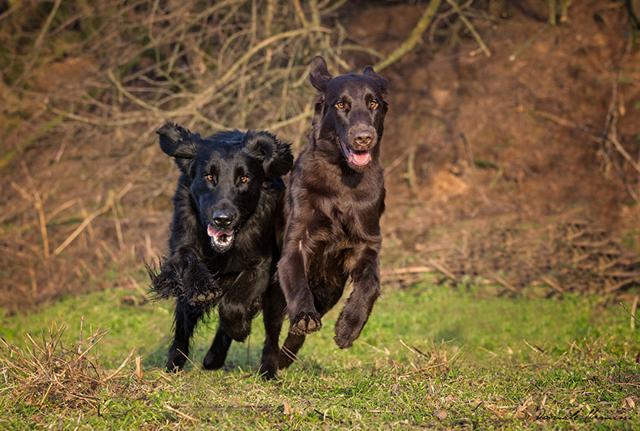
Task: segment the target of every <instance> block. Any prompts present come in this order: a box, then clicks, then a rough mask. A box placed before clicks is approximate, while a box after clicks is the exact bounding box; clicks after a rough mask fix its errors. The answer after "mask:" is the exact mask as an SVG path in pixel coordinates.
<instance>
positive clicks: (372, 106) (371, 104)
mask: <svg viewBox="0 0 640 431" xmlns="http://www.w3.org/2000/svg"><path fill="white" fill-rule="evenodd" d="M378 106H380V104H379V103H378V102H376V101H375V100H372V101H371V102H369V109H371V110H372V111H374V110H376V109H378Z"/></svg>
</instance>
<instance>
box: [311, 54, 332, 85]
mask: <svg viewBox="0 0 640 431" xmlns="http://www.w3.org/2000/svg"><path fill="white" fill-rule="evenodd" d="M309 80H310V81H311V85H313V86H314V87H315V88H316V90H318V91H321V92H324V91H325V90H326V89H327V83H328V82H329V81H331V74H330V73H329V70H328V69H327V62H326V61H324V58H322V57H321V56H319V55H318V56H316V57H314V58H313V60H311V66H310V70H309Z"/></svg>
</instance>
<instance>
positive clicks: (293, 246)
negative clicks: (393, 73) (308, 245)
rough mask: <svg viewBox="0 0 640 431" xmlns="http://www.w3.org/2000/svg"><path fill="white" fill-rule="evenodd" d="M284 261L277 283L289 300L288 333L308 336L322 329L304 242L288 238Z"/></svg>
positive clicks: (284, 250)
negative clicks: (306, 260)
mask: <svg viewBox="0 0 640 431" xmlns="http://www.w3.org/2000/svg"><path fill="white" fill-rule="evenodd" d="M285 238H286V240H285V244H284V247H283V250H282V257H281V258H280V262H279V263H278V279H279V281H280V286H281V287H282V292H283V293H284V296H285V298H286V300H287V311H288V314H289V321H290V322H291V326H290V328H289V332H291V333H292V334H296V335H303V334H309V333H311V332H314V331H317V330H319V329H320V327H321V326H322V324H321V323H320V314H319V313H318V311H317V310H316V307H315V305H314V300H313V294H312V293H311V290H310V289H309V285H308V283H307V278H306V275H305V268H304V265H305V264H304V261H305V259H304V256H303V252H304V250H303V242H302V238H298V237H297V236H291V237H290V236H289V235H286V236H285Z"/></svg>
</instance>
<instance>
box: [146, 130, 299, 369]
mask: <svg viewBox="0 0 640 431" xmlns="http://www.w3.org/2000/svg"><path fill="white" fill-rule="evenodd" d="M157 133H158V134H159V135H160V147H161V148H162V151H164V152H165V153H166V154H168V155H169V156H171V157H173V158H174V159H175V162H176V164H177V165H178V168H179V169H180V171H181V175H180V179H179V180H178V187H177V190H176V193H175V196H174V198H173V204H174V214H173V223H172V225H171V237H170V240H169V249H170V254H169V257H168V258H167V259H166V260H165V261H164V262H163V263H162V265H161V266H160V272H159V273H155V271H150V275H151V280H152V289H153V291H154V292H155V293H156V295H157V296H159V297H164V298H167V297H175V298H176V310H175V335H174V339H173V343H172V344H171V348H170V349H169V358H168V360H167V368H168V369H170V370H175V369H180V368H182V367H183V365H184V363H185V361H186V360H187V356H188V354H189V340H190V338H191V335H192V334H193V330H194V328H195V326H196V324H197V323H198V321H199V320H200V318H201V317H202V316H203V315H204V314H205V313H207V312H208V311H210V310H211V308H212V307H213V306H214V305H216V304H218V303H219V307H218V311H219V315H220V321H219V325H218V330H217V333H216V336H215V338H214V340H213V344H212V345H211V348H210V349H209V351H208V353H207V355H206V357H205V358H204V363H203V364H204V367H205V368H206V369H215V368H220V367H222V365H223V364H224V361H225V358H226V355H227V351H228V349H229V346H230V345H231V341H232V340H236V341H243V340H244V339H245V338H246V337H247V336H248V335H249V331H250V329H251V319H252V318H253V317H254V316H255V314H256V313H257V312H258V311H259V309H260V306H261V302H262V295H263V294H264V292H265V291H266V290H267V287H268V285H269V283H271V282H272V278H274V277H272V276H273V275H274V273H275V263H276V262H277V259H278V251H277V246H276V240H275V232H274V214H275V212H276V210H277V209H278V206H279V205H280V204H281V201H282V196H283V193H284V184H283V181H282V179H281V178H280V177H281V176H282V175H284V174H286V173H287V172H288V171H289V170H290V169H291V166H292V164H293V156H292V155H291V150H290V147H289V145H288V144H285V143H282V142H280V141H278V140H277V139H276V137H275V136H273V135H271V134H269V133H267V132H247V133H242V132H239V131H231V132H221V133H217V134H215V135H213V136H211V137H209V138H201V137H200V136H199V135H197V134H193V133H191V132H189V131H188V130H186V129H184V128H182V127H180V126H178V125H174V124H165V125H164V126H163V127H162V128H161V129H159V130H158V132H157Z"/></svg>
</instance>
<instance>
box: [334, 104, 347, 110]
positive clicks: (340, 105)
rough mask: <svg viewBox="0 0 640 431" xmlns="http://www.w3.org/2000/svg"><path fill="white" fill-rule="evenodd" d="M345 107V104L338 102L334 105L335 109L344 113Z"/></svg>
mask: <svg viewBox="0 0 640 431" xmlns="http://www.w3.org/2000/svg"><path fill="white" fill-rule="evenodd" d="M346 107H347V104H346V103H344V102H338V103H336V109H339V110H341V111H344V110H345V108H346Z"/></svg>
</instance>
